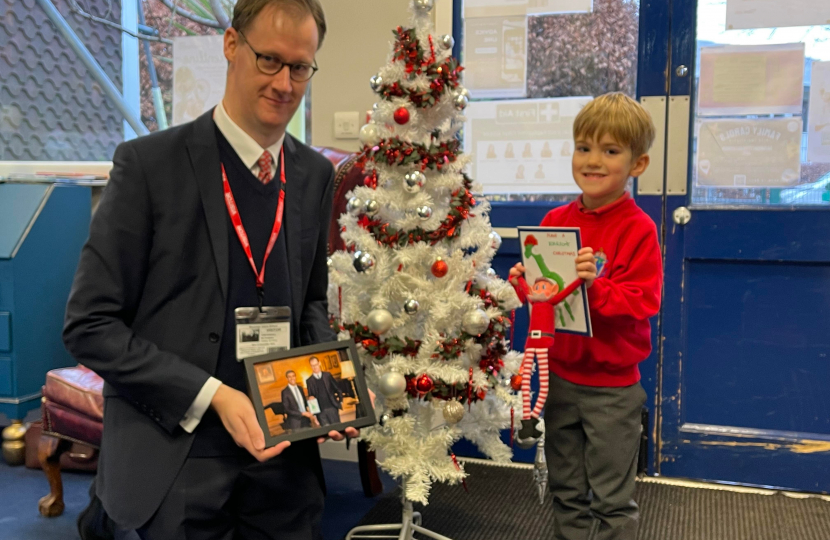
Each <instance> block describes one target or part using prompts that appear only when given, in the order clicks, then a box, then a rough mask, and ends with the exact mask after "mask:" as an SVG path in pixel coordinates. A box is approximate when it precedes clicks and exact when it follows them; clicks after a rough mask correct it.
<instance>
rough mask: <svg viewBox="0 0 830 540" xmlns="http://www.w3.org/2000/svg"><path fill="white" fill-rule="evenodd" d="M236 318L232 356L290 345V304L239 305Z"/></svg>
mask: <svg viewBox="0 0 830 540" xmlns="http://www.w3.org/2000/svg"><path fill="white" fill-rule="evenodd" d="M234 316H235V319H236V360H237V362H241V361H242V360H243V359H245V358H250V357H252V356H258V355H260V354H267V353H272V352H277V351H285V350H288V349H290V348H291V308H289V307H283V306H280V307H277V306H264V307H263V308H262V310H261V311H260V309H259V308H258V307H240V308H236V309H235V310H234Z"/></svg>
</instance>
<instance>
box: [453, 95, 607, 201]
mask: <svg viewBox="0 0 830 540" xmlns="http://www.w3.org/2000/svg"><path fill="white" fill-rule="evenodd" d="M591 99H592V98H591V97H573V98H551V99H526V100H521V101H518V100H516V101H513V100H510V101H508V100H505V101H484V102H473V103H470V105H469V106H468V107H467V110H466V111H465V116H466V118H467V122H466V124H465V125H464V152H465V153H468V154H473V155H474V157H473V161H472V162H471V163H470V174H471V176H472V178H475V179H476V181H477V182H479V183H481V184H482V185H483V186H484V192H485V193H578V192H579V188H578V187H577V186H576V183H575V182H574V179H573V174H572V173H571V156H572V155H573V122H574V119H575V118H576V115H577V114H578V113H579V111H580V110H581V109H582V107H584V106H585V105H586V104H587V103H588V102H589V101H591Z"/></svg>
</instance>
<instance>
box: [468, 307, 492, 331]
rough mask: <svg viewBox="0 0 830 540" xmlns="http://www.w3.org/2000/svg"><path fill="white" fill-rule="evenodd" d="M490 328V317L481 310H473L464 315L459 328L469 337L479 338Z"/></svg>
mask: <svg viewBox="0 0 830 540" xmlns="http://www.w3.org/2000/svg"><path fill="white" fill-rule="evenodd" d="M489 327H490V317H489V316H488V315H487V313H486V312H485V311H484V310H483V309H474V310H473V311H468V312H467V313H465V314H464V318H463V319H461V328H462V329H463V330H464V331H465V332H467V333H468V334H470V335H471V336H480V335H481V334H483V333H484V332H486V331H487V328H489Z"/></svg>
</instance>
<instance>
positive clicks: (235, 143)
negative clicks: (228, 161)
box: [213, 101, 285, 169]
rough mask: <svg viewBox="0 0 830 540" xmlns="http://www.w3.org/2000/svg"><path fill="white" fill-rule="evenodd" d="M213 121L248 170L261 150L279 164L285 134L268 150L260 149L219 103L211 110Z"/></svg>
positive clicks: (254, 163) (257, 158)
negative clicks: (266, 151)
mask: <svg viewBox="0 0 830 540" xmlns="http://www.w3.org/2000/svg"><path fill="white" fill-rule="evenodd" d="M213 121H214V123H215V124H216V127H218V128H219V131H221V132H222V135H224V137H225V139H227V140H228V142H229V143H230V145H231V148H233V151H234V152H236V155H237V156H239V159H241V160H242V163H244V164H245V166H246V167H247V168H248V169H253V167H254V165H256V162H257V160H259V157H260V156H261V155H262V152H263V150H268V151H269V152H270V153H271V155H272V156H273V158H274V163H275V164H276V163H279V159H280V149H281V148H282V143H283V142H284V141H285V133H283V134H282V137H280V139H279V140H278V141H277V142H275V143H274V144H273V145H271V146H269V147H268V148H262V147H261V146H260V145H259V143H258V142H256V141H255V140H254V139H253V137H251V136H250V135H248V134H247V133H245V131H244V130H243V129H242V128H241V127H239V125H237V124H236V122H234V121H233V120H232V119H231V117H230V116H228V112H227V111H226V110H225V105H224V104H223V103H222V102H221V101H220V102H219V105H217V106H216V108H215V109H214V110H213Z"/></svg>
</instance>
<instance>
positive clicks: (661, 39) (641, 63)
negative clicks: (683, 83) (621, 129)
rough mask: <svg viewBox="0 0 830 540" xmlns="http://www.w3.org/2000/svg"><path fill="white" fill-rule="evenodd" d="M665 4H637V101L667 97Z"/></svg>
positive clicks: (661, 0)
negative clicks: (647, 97) (638, 23)
mask: <svg viewBox="0 0 830 540" xmlns="http://www.w3.org/2000/svg"><path fill="white" fill-rule="evenodd" d="M669 4H670V2H668V1H666V0H643V1H641V2H640V36H639V43H638V46H639V52H638V57H637V97H640V96H664V95H666V86H667V85H666V66H667V65H668V63H669V45H668V42H669V20H670V17H669V11H670V5H669Z"/></svg>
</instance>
